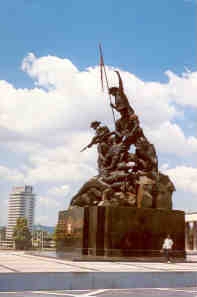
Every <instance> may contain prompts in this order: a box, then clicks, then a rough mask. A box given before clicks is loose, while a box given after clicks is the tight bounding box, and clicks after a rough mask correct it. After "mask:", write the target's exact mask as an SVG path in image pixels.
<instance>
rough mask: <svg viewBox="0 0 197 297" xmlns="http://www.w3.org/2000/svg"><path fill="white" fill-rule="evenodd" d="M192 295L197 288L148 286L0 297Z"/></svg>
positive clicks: (18, 294)
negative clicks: (146, 287) (143, 287)
mask: <svg viewBox="0 0 197 297" xmlns="http://www.w3.org/2000/svg"><path fill="white" fill-rule="evenodd" d="M47 296H48V297H51V296H54V297H62V296H64V297H94V296H95V297H96V296H97V297H99V296H100V297H134V296H135V297H167V296H168V297H169V296H171V297H191V296H197V288H154V289H152V288H148V289H122V290H117V289H116V290H111V289H99V290H80V291H31V292H30V291H26V292H6V293H1V292H0V297H47Z"/></svg>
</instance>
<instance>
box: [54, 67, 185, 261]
mask: <svg viewBox="0 0 197 297" xmlns="http://www.w3.org/2000/svg"><path fill="white" fill-rule="evenodd" d="M116 73H117V75H118V79H119V87H112V88H109V94H110V95H112V96H114V97H115V103H114V104H113V103H112V102H111V107H112V109H113V110H116V111H117V112H118V113H119V114H120V117H119V118H118V119H117V120H116V121H115V130H114V131H110V130H109V128H108V127H107V126H102V125H101V123H100V122H98V121H94V122H92V123H91V128H93V129H94V131H95V136H94V137H93V139H92V141H91V142H90V143H89V144H88V145H87V146H85V147H84V148H83V149H82V151H83V150H85V149H87V148H90V147H91V146H93V145H97V150H98V161H97V166H98V175H97V176H94V177H92V178H91V179H90V180H89V181H87V182H86V183H85V184H84V185H83V186H82V187H81V189H80V190H79V191H78V193H77V194H76V195H75V196H74V197H73V198H72V200H71V203H70V207H69V209H68V210H66V211H61V212H60V213H59V219H58V225H57V231H56V239H57V250H58V251H68V250H69V251H72V253H74V252H75V253H76V254H80V255H87V257H88V256H105V257H113V256H118V257H128V256H157V255H158V254H159V252H160V250H161V247H162V242H163V240H164V238H165V237H166V235H167V234H170V235H171V237H172V238H173V241H174V246H173V250H174V254H176V256H178V257H183V256H184V252H185V247H184V245H185V235H184V234H185V231H184V230H185V222H184V212H182V211H176V210H172V193H173V191H174V190H175V188H174V185H173V183H172V181H171V180H170V178H169V177H168V176H167V175H164V174H162V173H161V172H159V170H158V159H157V154H156V150H155V147H154V145H153V144H151V143H150V142H149V141H148V139H147V137H146V136H145V135H144V132H143V129H142V128H141V126H140V122H139V118H138V116H137V115H136V113H135V111H134V109H133V108H132V107H131V106H130V104H129V101H128V98H127V97H126V95H125V93H124V89H123V83H122V79H121V77H120V74H119V72H118V71H116ZM131 148H134V150H135V151H134V153H133V152H131Z"/></svg>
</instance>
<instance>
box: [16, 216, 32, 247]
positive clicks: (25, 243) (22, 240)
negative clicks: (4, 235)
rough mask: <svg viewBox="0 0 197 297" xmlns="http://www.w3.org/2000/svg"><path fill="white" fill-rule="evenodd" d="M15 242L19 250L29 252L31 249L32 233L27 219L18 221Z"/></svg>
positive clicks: (21, 218)
mask: <svg viewBox="0 0 197 297" xmlns="http://www.w3.org/2000/svg"><path fill="white" fill-rule="evenodd" d="M13 240H14V242H15V248H16V249H17V250H28V249H29V248H31V233H30V231H29V229H28V225H27V219H26V218H23V217H20V218H18V219H17V222H16V226H15V228H14V232H13Z"/></svg>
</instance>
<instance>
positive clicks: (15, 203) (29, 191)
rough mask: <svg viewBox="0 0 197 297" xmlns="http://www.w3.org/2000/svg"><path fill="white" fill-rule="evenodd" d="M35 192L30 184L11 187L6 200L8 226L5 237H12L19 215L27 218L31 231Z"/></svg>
mask: <svg viewBox="0 0 197 297" xmlns="http://www.w3.org/2000/svg"><path fill="white" fill-rule="evenodd" d="M34 206H35V194H34V193H33V187H32V186H27V185H26V186H24V187H13V189H12V192H11V194H10V198H9V201H8V226H7V232H6V237H7V239H12V234H13V231H14V227H15V226H16V221H17V219H18V218H19V217H24V218H26V219H27V222H28V227H29V230H30V232H32V228H33V223H34Z"/></svg>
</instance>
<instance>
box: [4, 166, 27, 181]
mask: <svg viewBox="0 0 197 297" xmlns="http://www.w3.org/2000/svg"><path fill="white" fill-rule="evenodd" d="M0 179H1V180H7V181H10V182H12V183H18V182H23V181H24V175H23V174H22V173H21V172H20V171H19V170H17V169H11V168H7V167H5V166H0Z"/></svg>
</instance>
